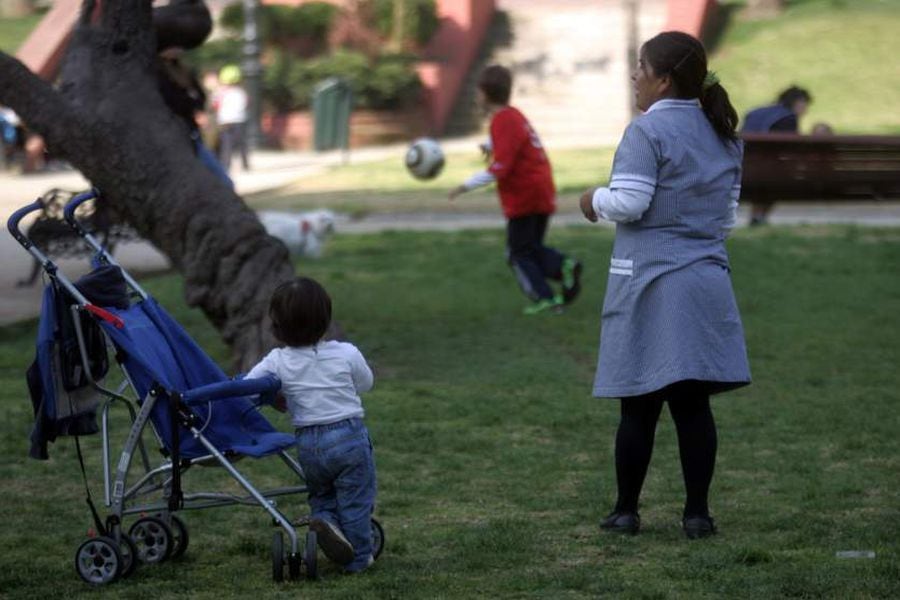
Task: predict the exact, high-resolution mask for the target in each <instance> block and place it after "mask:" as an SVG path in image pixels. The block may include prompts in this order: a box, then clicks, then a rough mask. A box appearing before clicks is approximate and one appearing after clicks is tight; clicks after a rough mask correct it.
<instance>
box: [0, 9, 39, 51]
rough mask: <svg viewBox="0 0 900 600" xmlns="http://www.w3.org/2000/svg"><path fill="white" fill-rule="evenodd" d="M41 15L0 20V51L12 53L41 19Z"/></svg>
mask: <svg viewBox="0 0 900 600" xmlns="http://www.w3.org/2000/svg"><path fill="white" fill-rule="evenodd" d="M43 16H44V15H42V14H35V15H30V16H27V17H20V18H16V19H0V51H2V52H7V53H14V52H15V51H16V50H18V49H19V46H21V45H22V42H24V41H25V38H27V37H28V34H29V33H31V30H32V29H34V28H35V26H36V25H37V24H38V22H39V21H40V20H41V19H42V18H43Z"/></svg>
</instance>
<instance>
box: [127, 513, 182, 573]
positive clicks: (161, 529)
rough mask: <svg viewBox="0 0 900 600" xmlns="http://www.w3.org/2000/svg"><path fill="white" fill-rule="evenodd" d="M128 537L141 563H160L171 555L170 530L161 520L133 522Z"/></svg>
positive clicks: (155, 518) (145, 519)
mask: <svg viewBox="0 0 900 600" xmlns="http://www.w3.org/2000/svg"><path fill="white" fill-rule="evenodd" d="M128 535H130V536H131V539H132V540H133V541H134V544H135V546H137V556H138V558H139V559H141V562H145V563H150V564H155V563H160V562H162V561H164V560H166V559H167V558H169V555H170V554H171V553H172V547H173V543H172V540H173V536H172V530H171V529H169V526H168V525H166V522H165V521H163V520H162V519H159V518H157V517H142V518H140V519H138V520H137V521H135V522H134V525H132V526H131V529H129V530H128Z"/></svg>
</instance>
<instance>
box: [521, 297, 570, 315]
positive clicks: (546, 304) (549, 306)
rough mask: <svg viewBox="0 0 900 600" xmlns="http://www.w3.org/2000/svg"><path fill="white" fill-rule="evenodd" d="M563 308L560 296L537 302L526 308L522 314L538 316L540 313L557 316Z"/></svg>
mask: <svg viewBox="0 0 900 600" xmlns="http://www.w3.org/2000/svg"><path fill="white" fill-rule="evenodd" d="M562 307H563V299H562V298H561V297H560V296H555V297H553V298H544V299H542V300H538V301H537V302H535V303H534V304H532V305H531V306H526V307H525V308H524V309H523V310H522V313H523V314H526V315H538V314H542V313H547V312H549V313H553V314H559V313H561V312H562Z"/></svg>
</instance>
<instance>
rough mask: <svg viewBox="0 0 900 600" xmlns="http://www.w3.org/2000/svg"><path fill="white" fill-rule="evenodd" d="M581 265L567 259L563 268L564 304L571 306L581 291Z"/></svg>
mask: <svg viewBox="0 0 900 600" xmlns="http://www.w3.org/2000/svg"><path fill="white" fill-rule="evenodd" d="M581 269H582V267H581V263H580V262H578V261H577V260H574V259H571V258H567V259H565V260H564V261H563V266H562V284H563V288H562V296H563V302H565V303H566V304H570V303H571V302H572V301H573V300H574V299H575V297H576V296H577V295H578V292H580V291H581Z"/></svg>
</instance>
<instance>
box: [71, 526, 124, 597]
mask: <svg viewBox="0 0 900 600" xmlns="http://www.w3.org/2000/svg"><path fill="white" fill-rule="evenodd" d="M123 562H124V561H123V560H122V555H121V554H119V550H118V548H117V547H116V542H115V541H114V540H112V539H110V538H108V537H104V536H101V537H95V538H91V539H89V540H86V541H84V542H83V543H82V544H81V545H80V546H78V550H76V551H75V570H76V571H78V576H79V577H81V578H82V579H83V580H85V581H86V582H88V583H91V584H93V585H104V584H107V583H111V582H113V581H115V580H116V579H118V578H119V575H120V574H121V573H122V567H123Z"/></svg>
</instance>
